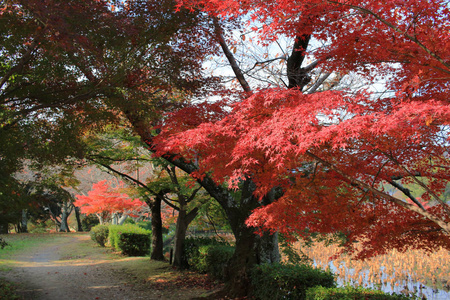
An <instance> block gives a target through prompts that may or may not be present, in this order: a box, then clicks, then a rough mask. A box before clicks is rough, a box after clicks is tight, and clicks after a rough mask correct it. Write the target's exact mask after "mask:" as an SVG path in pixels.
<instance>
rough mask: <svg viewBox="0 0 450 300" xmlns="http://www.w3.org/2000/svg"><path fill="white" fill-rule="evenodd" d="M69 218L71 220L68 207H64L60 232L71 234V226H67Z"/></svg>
mask: <svg viewBox="0 0 450 300" xmlns="http://www.w3.org/2000/svg"><path fill="white" fill-rule="evenodd" d="M68 218H69V214H68V213H67V208H66V205H64V207H63V210H62V213H61V225H60V226H59V231H60V232H70V229H69V224H67V219H68Z"/></svg>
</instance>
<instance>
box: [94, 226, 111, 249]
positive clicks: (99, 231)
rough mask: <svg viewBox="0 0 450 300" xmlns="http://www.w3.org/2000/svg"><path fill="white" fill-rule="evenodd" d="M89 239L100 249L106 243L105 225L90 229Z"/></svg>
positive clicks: (106, 228)
mask: <svg viewBox="0 0 450 300" xmlns="http://www.w3.org/2000/svg"><path fill="white" fill-rule="evenodd" d="M90 235H91V239H92V240H93V241H94V242H96V243H97V244H99V245H100V246H102V247H105V244H106V242H107V241H108V235H109V229H108V226H107V225H97V226H94V227H92V228H91V232H90Z"/></svg>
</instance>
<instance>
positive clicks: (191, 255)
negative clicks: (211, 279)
mask: <svg viewBox="0 0 450 300" xmlns="http://www.w3.org/2000/svg"><path fill="white" fill-rule="evenodd" d="M203 246H230V244H228V243H227V242H225V241H220V240H217V239H214V238H187V239H185V241H184V251H183V258H182V268H185V269H192V270H195V271H197V272H201V273H206V272H207V270H206V261H205V259H206V257H205V256H204V255H203V254H201V253H200V247H203ZM203 252H205V250H203Z"/></svg>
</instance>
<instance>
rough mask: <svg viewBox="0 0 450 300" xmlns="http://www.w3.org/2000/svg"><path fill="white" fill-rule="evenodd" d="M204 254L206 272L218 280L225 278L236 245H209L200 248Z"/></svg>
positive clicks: (201, 253)
mask: <svg viewBox="0 0 450 300" xmlns="http://www.w3.org/2000/svg"><path fill="white" fill-rule="evenodd" d="M199 252H200V255H202V256H204V259H203V260H204V261H205V265H206V270H205V271H206V273H208V274H210V275H211V276H212V277H214V278H215V279H218V280H222V281H223V280H225V272H224V271H225V267H226V266H227V264H228V261H229V260H230V259H231V257H232V256H233V254H234V247H232V246H227V245H209V246H201V247H200V248H199Z"/></svg>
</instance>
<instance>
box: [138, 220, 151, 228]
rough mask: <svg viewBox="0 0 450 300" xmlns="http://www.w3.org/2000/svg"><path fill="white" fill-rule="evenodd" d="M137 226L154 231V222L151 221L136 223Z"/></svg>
mask: <svg viewBox="0 0 450 300" xmlns="http://www.w3.org/2000/svg"><path fill="white" fill-rule="evenodd" d="M136 225H137V226H139V227H141V228H144V229H147V230H152V222H151V221H140V222H137V223H136Z"/></svg>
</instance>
